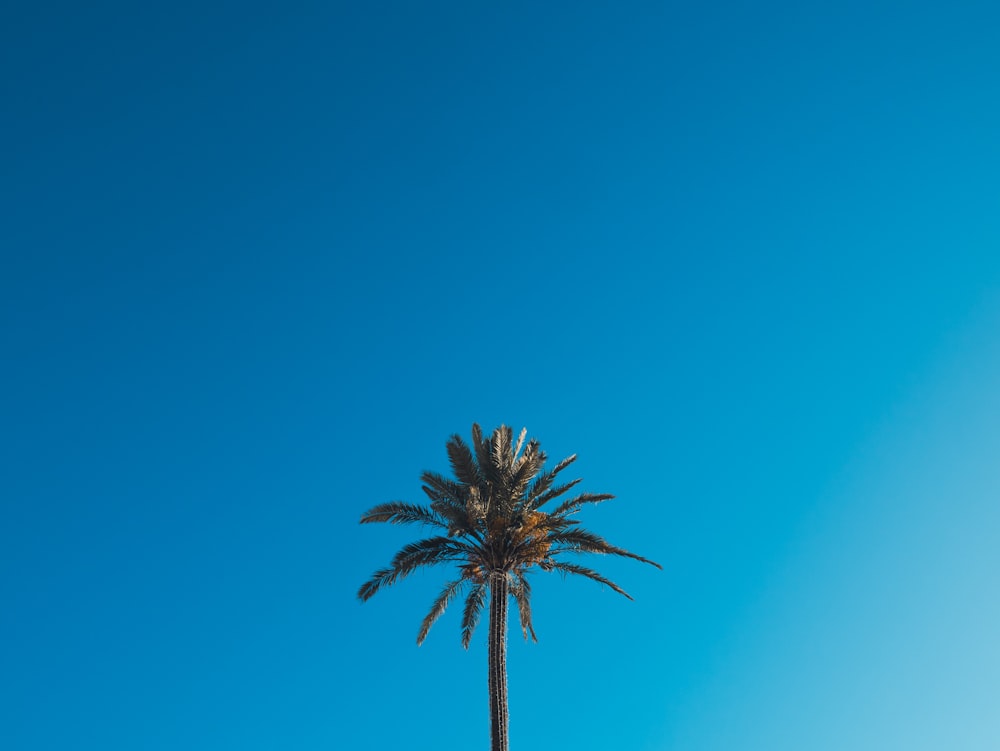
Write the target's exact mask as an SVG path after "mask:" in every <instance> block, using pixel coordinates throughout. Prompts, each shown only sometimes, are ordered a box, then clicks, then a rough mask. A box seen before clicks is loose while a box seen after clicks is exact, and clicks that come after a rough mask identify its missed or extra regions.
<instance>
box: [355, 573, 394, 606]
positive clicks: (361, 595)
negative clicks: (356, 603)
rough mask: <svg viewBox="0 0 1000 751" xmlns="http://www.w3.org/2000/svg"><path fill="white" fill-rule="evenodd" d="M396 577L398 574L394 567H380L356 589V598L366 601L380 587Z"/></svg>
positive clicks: (387, 584)
mask: <svg viewBox="0 0 1000 751" xmlns="http://www.w3.org/2000/svg"><path fill="white" fill-rule="evenodd" d="M397 577H398V574H397V572H396V570H395V569H392V568H380V569H379V570H378V571H376V572H375V573H374V574H372V578H371V579H369V580H368V581H366V582H365V583H364V584H362V585H361V588H360V589H359V590H358V599H359V600H361V602H366V601H368V600H369V599H371V597H372V596H373V595H374V594H375V593H376V592H378V591H379V590H380V589H381V588H382V587H385V586H389V585H390V584H392V583H393V582H394V581H396V578H397Z"/></svg>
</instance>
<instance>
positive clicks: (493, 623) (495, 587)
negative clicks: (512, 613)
mask: <svg viewBox="0 0 1000 751" xmlns="http://www.w3.org/2000/svg"><path fill="white" fill-rule="evenodd" d="M489 662H490V739H491V744H490V749H491V751H509V746H508V743H507V719H508V717H507V577H506V576H496V577H494V578H493V580H492V581H491V582H490V644H489Z"/></svg>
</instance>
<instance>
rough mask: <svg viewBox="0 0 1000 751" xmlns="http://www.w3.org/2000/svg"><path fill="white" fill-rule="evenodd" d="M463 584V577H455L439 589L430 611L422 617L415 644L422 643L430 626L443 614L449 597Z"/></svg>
mask: <svg viewBox="0 0 1000 751" xmlns="http://www.w3.org/2000/svg"><path fill="white" fill-rule="evenodd" d="M465 584H466V580H465V579H456V580H455V581H453V582H449V583H448V584H446V585H445V587H444V589H442V590H441V594H439V595H438V596H437V599H435V600H434V604H432V605H431V609H430V611H429V612H428V613H427V615H426V616H425V617H424V621H423V623H421V624H420V632H419V633H418V634H417V646H420V645H421V644H423V643H424V639H426V638H427V634H428V632H429V631H430V630H431V626H433V625H434V622H435V621H436V620H437V619H438V618H440V617H441V616H442V615H444V611H445V610H446V609H447V608H448V603H449V602H451V599H452V598H453V597H454V596H455V595H456V594H458V592H459V590H461V589H462V587H463V585H465Z"/></svg>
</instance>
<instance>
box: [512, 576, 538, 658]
mask: <svg viewBox="0 0 1000 751" xmlns="http://www.w3.org/2000/svg"><path fill="white" fill-rule="evenodd" d="M508 591H509V592H510V594H511V596H513V598H514V601H515V602H516V603H517V614H518V618H519V620H520V622H521V633H522V634H523V635H524V640H525V641H527V640H528V634H531V640H532V641H534V642H537V641H538V636H536V635H535V627H534V626H533V625H532V623H531V585H530V584H529V583H528V580H527V579H526V578H525V576H524V574H521V573H518V574H515V575H514V576H513V578H512V581H511V582H510V584H509V587H508Z"/></svg>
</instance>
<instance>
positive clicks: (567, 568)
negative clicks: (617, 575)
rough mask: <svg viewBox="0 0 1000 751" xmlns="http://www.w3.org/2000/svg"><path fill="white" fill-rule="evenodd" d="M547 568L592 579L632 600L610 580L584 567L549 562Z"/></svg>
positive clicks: (630, 596) (560, 562)
mask: <svg viewBox="0 0 1000 751" xmlns="http://www.w3.org/2000/svg"><path fill="white" fill-rule="evenodd" d="M549 567H550V568H552V569H554V570H556V571H563V572H565V573H567V574H577V575H578V576H585V577H587V578H588V579H593V580H594V581H596V582H600V583H601V584H606V585H607V586H609V587H611V589H613V590H614V591H615V592H617V593H618V594H620V595H624V596H625V597H627V598H628V599H630V600H631V599H632V595H630V594H629V593H628V592H626V591H625V590H624V589H622V588H621V587H619V586H618V585H617V584H615V583H614V582H613V581H611V580H610V579H608V578H606V577H604V576H601V575H600V574H599V573H597V572H596V571H594V570H593V569H589V568H587V567H585V566H577V565H576V564H575V563H563V562H562V561H551V562H550V564H549Z"/></svg>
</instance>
